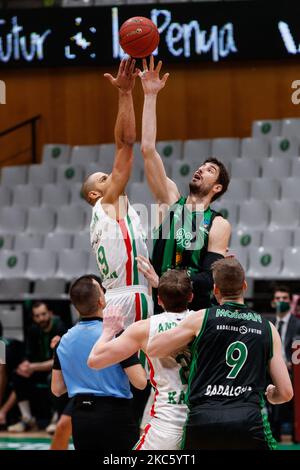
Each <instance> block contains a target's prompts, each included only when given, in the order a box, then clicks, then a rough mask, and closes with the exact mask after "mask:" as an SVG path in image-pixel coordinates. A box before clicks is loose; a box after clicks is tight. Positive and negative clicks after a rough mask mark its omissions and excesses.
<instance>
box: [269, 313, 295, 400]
mask: <svg viewBox="0 0 300 470" xmlns="http://www.w3.org/2000/svg"><path fill="white" fill-rule="evenodd" d="M270 327H271V331H272V337H273V356H272V358H271V360H270V363H269V372H270V376H271V379H272V382H273V384H272V385H269V386H268V387H267V390H266V397H267V399H268V401H269V402H270V403H271V404H272V405H279V404H280V403H285V402H287V401H290V400H291V399H292V398H293V394H294V392H293V387H292V383H291V379H290V376H289V373H288V370H287V367H286V364H285V362H284V360H283V357H282V352H281V351H282V349H281V339H280V336H279V334H278V331H277V330H276V328H275V326H274V325H273V324H272V323H271V322H270Z"/></svg>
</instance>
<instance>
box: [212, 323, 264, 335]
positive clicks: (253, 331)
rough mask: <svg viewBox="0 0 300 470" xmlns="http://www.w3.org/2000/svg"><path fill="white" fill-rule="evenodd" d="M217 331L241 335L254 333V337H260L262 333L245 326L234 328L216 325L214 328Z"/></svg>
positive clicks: (232, 326)
mask: <svg viewBox="0 0 300 470" xmlns="http://www.w3.org/2000/svg"><path fill="white" fill-rule="evenodd" d="M216 329H217V330H222V331H235V332H236V333H238V332H239V333H241V334H242V335H244V334H246V333H254V334H256V335H261V334H262V331H261V330H256V329H255V328H247V327H246V326H240V327H238V326H234V325H217V326H216Z"/></svg>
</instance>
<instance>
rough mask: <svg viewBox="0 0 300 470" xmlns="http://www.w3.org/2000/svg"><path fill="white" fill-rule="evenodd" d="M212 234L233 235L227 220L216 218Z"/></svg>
mask: <svg viewBox="0 0 300 470" xmlns="http://www.w3.org/2000/svg"><path fill="white" fill-rule="evenodd" d="M210 232H211V233H214V232H215V233H217V232H222V233H223V234H224V232H225V233H228V234H230V233H231V224H230V222H228V220H227V219H224V217H215V218H214V220H213V223H212V227H211V231H210Z"/></svg>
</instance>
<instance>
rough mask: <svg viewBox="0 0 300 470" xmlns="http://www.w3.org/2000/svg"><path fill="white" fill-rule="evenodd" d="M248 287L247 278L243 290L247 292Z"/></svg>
mask: <svg viewBox="0 0 300 470" xmlns="http://www.w3.org/2000/svg"><path fill="white" fill-rule="evenodd" d="M247 289H248V284H247V281H246V279H245V280H244V282H243V291H244V292H246V290H247Z"/></svg>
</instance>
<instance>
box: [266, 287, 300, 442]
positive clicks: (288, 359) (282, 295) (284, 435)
mask: <svg viewBox="0 0 300 470" xmlns="http://www.w3.org/2000/svg"><path fill="white" fill-rule="evenodd" d="M271 305H272V307H273V308H275V310H276V317H275V318H274V319H273V323H274V324H275V326H276V328H277V330H278V333H279V335H280V337H281V342H282V355H283V358H284V360H285V363H286V365H287V368H288V371H289V374H290V376H291V379H293V364H292V354H293V348H292V344H293V340H294V338H295V337H296V336H300V320H299V319H298V318H296V316H295V315H293V314H292V313H291V306H292V294H291V290H290V289H289V288H288V287H287V286H277V287H276V288H275V289H274V292H273V298H272V303H271ZM293 405H294V404H293V401H290V402H288V403H285V404H283V405H275V406H272V407H271V410H270V411H271V425H272V428H273V433H274V436H275V437H276V438H277V439H278V440H281V441H284V442H291V441H292V437H293V423H294V413H293Z"/></svg>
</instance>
